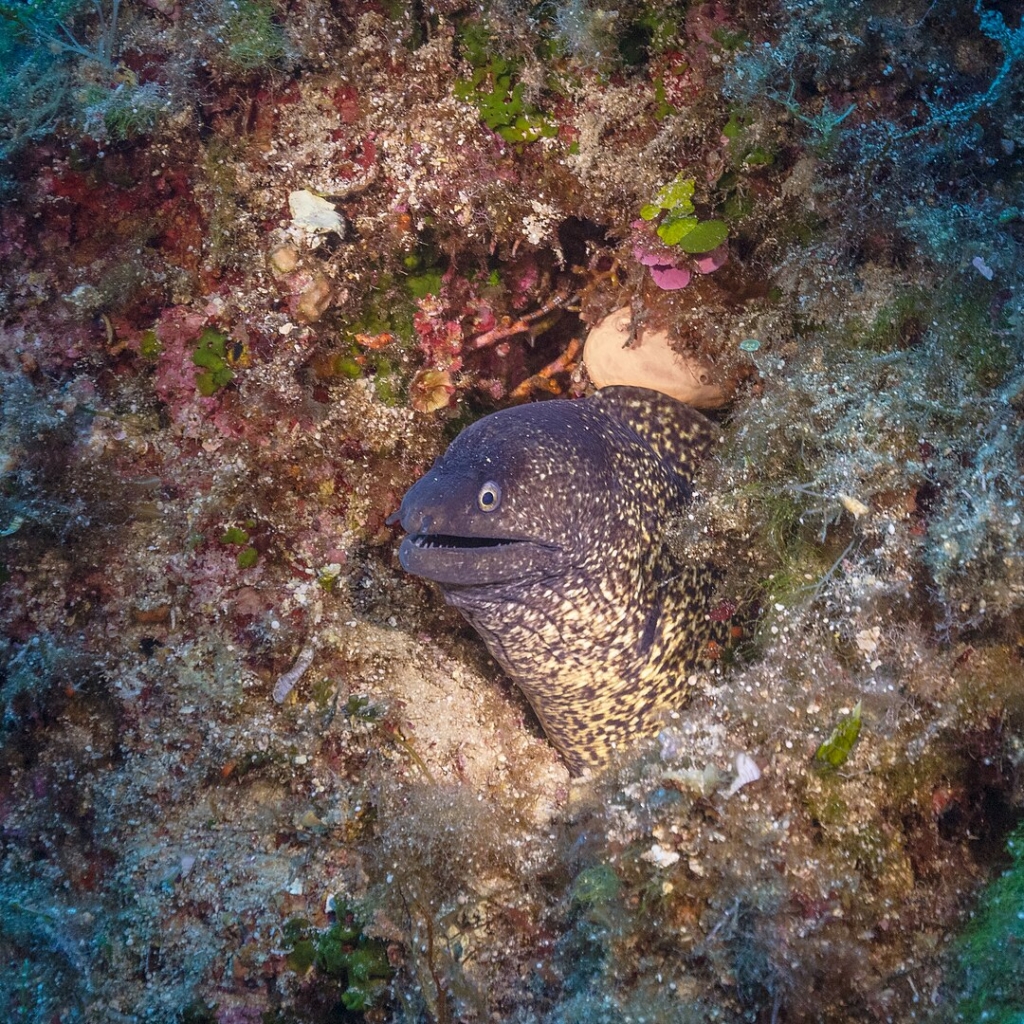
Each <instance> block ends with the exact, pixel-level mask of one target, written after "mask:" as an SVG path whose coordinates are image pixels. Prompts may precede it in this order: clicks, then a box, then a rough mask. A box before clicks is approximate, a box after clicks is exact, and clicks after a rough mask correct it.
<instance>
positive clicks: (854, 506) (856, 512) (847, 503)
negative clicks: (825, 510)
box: [839, 494, 871, 519]
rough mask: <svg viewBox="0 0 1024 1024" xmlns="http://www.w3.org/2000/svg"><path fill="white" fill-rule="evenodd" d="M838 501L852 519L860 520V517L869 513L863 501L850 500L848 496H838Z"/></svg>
mask: <svg viewBox="0 0 1024 1024" xmlns="http://www.w3.org/2000/svg"><path fill="white" fill-rule="evenodd" d="M839 500H840V501H841V502H842V503H843V508H845V509H846V511H847V512H849V513H850V515H852V516H853V518H854V519H860V517H861V516H866V515H867V514H868V513H869V512H870V511H871V509H870V508H869V507H868V506H867V505H865V504H864V502H863V501H858V499H857V498H851V497H850V495H849V494H840V495H839Z"/></svg>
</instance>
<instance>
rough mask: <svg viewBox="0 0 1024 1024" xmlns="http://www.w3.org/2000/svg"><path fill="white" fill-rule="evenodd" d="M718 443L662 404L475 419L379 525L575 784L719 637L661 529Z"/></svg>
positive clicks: (685, 413) (706, 599) (706, 580)
mask: <svg viewBox="0 0 1024 1024" xmlns="http://www.w3.org/2000/svg"><path fill="white" fill-rule="evenodd" d="M713 438H714V431H713V428H712V426H711V424H710V423H709V422H708V420H706V419H705V418H704V417H703V416H702V415H701V414H700V413H698V412H696V411H695V410H693V409H692V408H690V407H689V406H687V405H683V404H682V403H681V402H677V401H676V400H675V399H673V398H670V397H668V396H667V395H663V394H660V393H659V392H656V391H649V390H647V389H645V388H637V387H608V388H604V389H603V390H601V391H599V392H598V393H597V394H595V395H593V396H592V397H590V398H584V399H580V400H576V401H569V400H552V401H546V402H539V403H536V404H532V405H523V406H518V407H515V408H511V409H505V410H502V411H500V412H496V413H492V414H491V415H489V416H485V417H484V418H483V419H481V420H479V421H477V422H476V423H474V424H472V425H471V426H469V427H467V428H466V429H465V430H464V431H463V432H462V433H461V434H459V436H458V437H456V439H455V440H454V441H453V442H452V444H451V446H450V447H449V448H448V450H447V451H446V452H445V453H444V455H443V456H441V458H440V459H438V460H437V462H436V463H435V464H434V466H433V468H432V469H431V470H429V472H427V473H426V475H425V476H423V477H422V478H421V479H420V480H418V481H417V482H416V483H415V484H414V485H413V486H412V487H411V488H410V489H409V491H408V492H407V493H406V495H405V497H404V498H403V500H402V505H401V508H400V509H399V510H398V512H396V513H395V514H394V515H393V516H392V517H391V518H390V519H389V522H391V523H393V522H395V521H396V520H401V524H402V526H403V528H404V529H405V531H406V533H407V534H408V536H407V537H406V538H405V539H404V540H403V541H402V544H401V547H400V549H399V553H398V557H399V561H400V562H401V564H402V566H403V568H404V569H406V571H408V572H410V573H413V574H414V575H416V576H422V577H425V578H426V579H428V580H433V581H434V582H436V583H437V584H438V585H439V586H440V588H441V591H442V593H443V594H444V597H445V599H446V600H447V601H448V603H449V604H451V605H454V606H455V607H456V608H458V609H459V611H460V612H462V614H463V615H464V616H465V617H466V618H467V619H468V620H469V622H470V623H471V624H472V626H473V627H474V628H475V629H476V631H477V632H478V633H479V634H480V636H481V637H482V638H483V640H484V642H485V643H486V644H487V647H488V648H489V650H490V652H491V654H492V655H493V656H494V657H495V659H496V660H497V661H498V663H499V664H500V665H501V666H502V668H503V669H504V670H505V671H506V672H507V673H508V674H509V675H510V676H511V677H512V679H513V680H514V681H515V682H516V683H517V684H518V685H519V687H520V688H521V689H522V691H523V692H524V693H525V694H526V696H527V698H528V699H529V701H530V704H531V705H532V706H533V709H534V711H535V712H536V714H537V717H538V718H539V719H540V723H541V725H542V726H543V727H544V731H545V732H546V733H547V735H548V738H549V739H550V740H551V742H552V743H553V744H554V745H555V746H556V747H557V748H558V750H559V751H561V753H562V755H563V756H564V757H565V759H566V761H567V762H568V764H569V767H570V769H571V770H572V771H573V772H574V773H578V772H579V771H581V770H582V769H584V768H586V767H588V766H591V767H598V766H601V765H603V764H606V763H607V762H608V761H609V759H610V758H611V757H612V756H613V754H614V752H615V751H616V750H621V749H623V748H624V747H626V746H628V745H629V744H630V743H631V742H633V741H635V739H636V738H637V737H639V736H642V735H646V734H649V733H651V732H654V731H656V730H657V728H658V725H659V718H660V715H661V713H662V712H664V711H666V710H669V709H672V708H677V707H679V706H680V705H681V704H682V703H683V702H684V700H685V698H686V696H687V691H688V682H687V679H688V676H690V675H691V674H692V671H693V669H694V668H695V667H697V666H698V665H699V664H702V663H704V662H705V661H707V660H708V657H709V654H710V652H711V651H713V650H714V648H713V646H712V642H713V641H717V640H718V639H720V635H719V634H720V633H721V632H722V630H723V624H722V623H720V622H715V621H714V620H715V619H716V618H719V616H712V615H710V614H709V606H710V597H711V589H712V576H711V573H710V571H709V570H708V568H707V567H706V566H698V565H683V564H679V563H678V562H677V561H676V560H675V559H674V558H673V556H672V555H671V554H670V552H669V550H668V547H667V544H666V536H665V533H666V528H667V521H668V520H669V518H670V517H671V515H672V513H674V512H677V511H678V510H679V509H680V508H682V507H683V506H684V505H685V504H686V503H687V502H689V500H690V497H691V487H692V477H693V470H694V467H695V464H696V463H697V462H698V461H699V459H700V458H701V457H702V456H703V455H705V454H706V452H707V451H708V449H709V448H710V446H711V444H712V442H713Z"/></svg>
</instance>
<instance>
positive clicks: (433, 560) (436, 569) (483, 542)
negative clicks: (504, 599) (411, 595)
mask: <svg viewBox="0 0 1024 1024" xmlns="http://www.w3.org/2000/svg"><path fill="white" fill-rule="evenodd" d="M398 560H399V562H401V564H402V568H403V569H405V571H406V572H411V573H412V574H413V575H415V576H423V577H424V578H425V579H428V580H434V581H435V582H436V583H440V584H442V585H445V584H446V585H448V586H453V587H465V586H488V585H491V584H497V583H507V582H511V581H514V580H526V579H531V578H536V577H540V576H550V575H552V574H553V573H557V572H558V571H559V569H560V568H561V566H562V561H563V553H562V550H561V549H560V548H558V547H555V546H552V545H549V544H544V543H542V542H538V541H536V540H531V539H529V538H526V537H462V536H458V535H455V534H450V533H413V534H410V535H409V536H408V537H406V538H405V540H403V541H402V544H401V547H399V549H398Z"/></svg>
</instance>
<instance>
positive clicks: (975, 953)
mask: <svg viewBox="0 0 1024 1024" xmlns="http://www.w3.org/2000/svg"><path fill="white" fill-rule="evenodd" d="M1006 849H1007V852H1008V853H1009V856H1010V858H1011V861H1010V865H1009V867H1007V868H1006V870H1004V871H1003V873H1002V874H1001V875H1000V876H999V877H998V878H997V879H996V880H995V881H994V882H992V883H991V884H990V885H989V886H988V888H987V889H986V890H985V891H984V893H983V894H982V897H981V900H980V902H979V904H978V907H977V909H976V910H975V912H974V914H973V917H972V920H971V922H970V923H969V924H968V926H967V928H966V930H965V932H964V934H963V935H962V936H961V937H960V939H959V940H958V941H957V949H956V960H957V966H958V970H959V975H960V976H959V979H958V981H959V984H958V991H957V995H958V998H957V1003H956V1006H955V1009H954V1011H953V1015H952V1019H953V1020H956V1021H986V1022H989V1021H990V1022H992V1024H1019V1021H1020V1020H1021V1019H1022V1017H1024V827H1018V828H1017V829H1016V830H1015V831H1014V832H1013V833H1012V834H1011V836H1010V838H1009V839H1008V841H1007V844H1006Z"/></svg>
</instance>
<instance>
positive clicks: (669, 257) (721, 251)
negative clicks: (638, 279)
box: [633, 221, 729, 292]
mask: <svg viewBox="0 0 1024 1024" xmlns="http://www.w3.org/2000/svg"><path fill="white" fill-rule="evenodd" d="M646 226H647V225H646V224H645V223H644V222H643V221H635V222H634V224H633V227H634V228H635V229H642V228H645V227H646ZM633 255H634V257H635V258H636V260H637V262H638V263H640V264H641V265H642V266H645V267H647V268H648V269H649V270H650V272H651V279H652V280H653V281H654V283H655V284H656V285H657V286H658V287H659V288H661V289H662V290H664V291H667V292H671V291H678V290H679V289H680V288H685V287H686V286H687V285H688V284H689V283H690V281H691V280H692V278H693V273H692V271H691V269H690V268H691V267H692V268H693V270H696V271H697V273H698V274H712V273H714V272H715V271H716V270H718V268H719V267H720V266H722V264H723V263H725V261H726V260H727V259H728V258H729V252H728V246H727V245H725V244H723V245H720V246H719V247H718V248H717V249H713V250H712V251H711V252H708V253H704V254H703V255H701V256H691V257H689V258H688V259H687V264H688V266H680V265H679V263H678V258H679V257H678V256H677V254H676V253H673V252H672V250H671V249H670V248H669V247H668V246H666V245H662V244H661V243H660V242H659V241H657V240H656V239H651V238H646V237H644V238H640V239H638V240H637V241H635V242H634V243H633Z"/></svg>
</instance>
